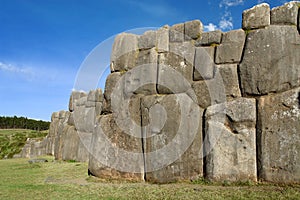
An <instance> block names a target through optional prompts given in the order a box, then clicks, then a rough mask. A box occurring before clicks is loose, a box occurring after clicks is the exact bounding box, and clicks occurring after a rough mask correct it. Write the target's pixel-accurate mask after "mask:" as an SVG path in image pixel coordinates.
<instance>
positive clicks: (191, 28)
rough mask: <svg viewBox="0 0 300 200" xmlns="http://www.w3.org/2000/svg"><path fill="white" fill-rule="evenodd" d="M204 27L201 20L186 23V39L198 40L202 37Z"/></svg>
mask: <svg viewBox="0 0 300 200" xmlns="http://www.w3.org/2000/svg"><path fill="white" fill-rule="evenodd" d="M202 32H203V25H202V23H201V21H200V20H193V21H188V22H185V23H184V39H185V40H192V39H193V40H196V39H198V38H199V37H201V34H202Z"/></svg>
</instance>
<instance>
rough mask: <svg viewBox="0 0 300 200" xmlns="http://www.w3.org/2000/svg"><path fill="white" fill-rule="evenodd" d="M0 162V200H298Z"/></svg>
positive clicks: (271, 188) (261, 187)
mask: <svg viewBox="0 0 300 200" xmlns="http://www.w3.org/2000/svg"><path fill="white" fill-rule="evenodd" d="M45 158H47V159H48V161H49V162H47V163H33V164H29V163H28V159H7V160H0V180H1V181H0V199H300V185H289V186H288V185H281V186H279V185H267V184H251V183H247V184H236V185H230V184H223V185H222V184H207V183H203V182H202V181H199V182H198V183H173V184H164V185H157V184H150V183H128V182H127V183H126V182H104V181H101V180H99V179H97V178H95V177H89V176H88V175H87V163H78V162H77V163H76V162H75V163H74V162H61V161H54V160H53V158H52V157H45Z"/></svg>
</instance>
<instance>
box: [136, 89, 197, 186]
mask: <svg viewBox="0 0 300 200" xmlns="http://www.w3.org/2000/svg"><path fill="white" fill-rule="evenodd" d="M141 109H142V124H143V132H142V133H143V138H144V139H143V141H144V142H143V144H144V152H145V155H144V156H145V169H146V180H147V181H150V182H159V183H166V182H172V181H175V180H181V179H186V180H191V179H193V178H199V177H201V176H202V175H203V172H202V168H203V163H202V113H203V109H201V108H200V107H199V106H198V105H196V104H195V103H194V102H193V101H192V100H191V99H190V98H189V97H188V96H187V95H186V94H177V95H175V94H173V95H162V96H161V95H160V96H146V97H144V98H142V102H141Z"/></svg>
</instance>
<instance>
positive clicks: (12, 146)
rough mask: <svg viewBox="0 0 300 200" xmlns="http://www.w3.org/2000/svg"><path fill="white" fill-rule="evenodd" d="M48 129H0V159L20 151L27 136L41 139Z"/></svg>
mask: <svg viewBox="0 0 300 200" xmlns="http://www.w3.org/2000/svg"><path fill="white" fill-rule="evenodd" d="M47 133H48V131H41V132H39V131H34V130H26V129H0V159H2V158H4V157H7V158H12V157H13V155H14V154H17V153H19V152H20V151H21V149H22V147H23V146H24V144H25V142H26V139H27V138H40V139H42V138H43V137H45V136H46V135H47Z"/></svg>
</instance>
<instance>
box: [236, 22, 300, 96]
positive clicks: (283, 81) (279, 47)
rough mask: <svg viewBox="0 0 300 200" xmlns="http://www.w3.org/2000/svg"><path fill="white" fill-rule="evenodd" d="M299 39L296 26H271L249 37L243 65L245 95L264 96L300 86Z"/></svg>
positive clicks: (242, 78) (253, 32)
mask: <svg viewBox="0 0 300 200" xmlns="http://www.w3.org/2000/svg"><path fill="white" fill-rule="evenodd" d="M299 55H300V36H299V33H298V31H297V28H296V27H293V26H270V27H268V28H266V29H259V30H255V31H252V32H250V33H249V34H248V36H247V44H246V47H245V53H244V57H243V60H242V62H241V64H240V69H239V71H240V76H241V86H242V90H243V93H244V95H263V94H268V93H271V92H280V91H285V90H289V89H291V88H294V87H296V86H299V85H300V68H299V66H300V56H299Z"/></svg>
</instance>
